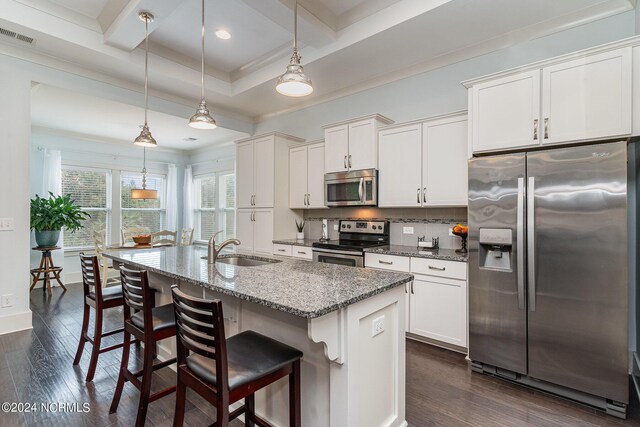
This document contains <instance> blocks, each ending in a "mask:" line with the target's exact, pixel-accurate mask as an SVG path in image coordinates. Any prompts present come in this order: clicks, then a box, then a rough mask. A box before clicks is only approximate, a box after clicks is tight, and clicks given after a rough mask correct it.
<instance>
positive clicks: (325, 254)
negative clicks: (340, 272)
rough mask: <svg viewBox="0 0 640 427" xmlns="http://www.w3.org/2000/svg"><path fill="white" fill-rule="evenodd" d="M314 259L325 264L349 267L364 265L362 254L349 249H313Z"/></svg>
mask: <svg viewBox="0 0 640 427" xmlns="http://www.w3.org/2000/svg"><path fill="white" fill-rule="evenodd" d="M313 260H314V261H316V262H324V263H325V264H338V265H346V266H347V267H364V256H363V255H362V254H358V253H354V252H347V251H323V250H317V249H314V250H313Z"/></svg>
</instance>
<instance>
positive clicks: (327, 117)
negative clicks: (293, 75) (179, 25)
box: [255, 11, 635, 140]
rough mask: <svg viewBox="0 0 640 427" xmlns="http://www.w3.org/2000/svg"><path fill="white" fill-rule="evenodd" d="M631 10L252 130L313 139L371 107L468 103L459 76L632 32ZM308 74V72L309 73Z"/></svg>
mask: <svg viewBox="0 0 640 427" xmlns="http://www.w3.org/2000/svg"><path fill="white" fill-rule="evenodd" d="M634 33H635V11H630V12H626V13H623V14H619V15H615V16H612V17H609V18H606V19H602V20H599V21H596V22H593V23H590V24H586V25H583V26H579V27H575V28H572V29H569V30H566V31H562V32H559V33H556V34H552V35H549V36H546V37H542V38H539V39H535V40H531V41H528V42H526V43H521V44H518V45H515V46H513V47H510V48H507V49H502V50H499V51H496V52H492V53H489V54H486V55H482V56H479V57H476V58H473V59H469V60H466V61H462V62H459V63H456V64H452V65H449V66H446V67H442V68H439V69H435V70H432V71H428V72H425V73H422V74H418V75H415V76H412V77H408V78H405V79H402V80H398V81H395V82H392V83H388V84H385V85H382V86H378V87H375V88H372V89H368V90H365V91H362V92H358V93H356V94H353V95H349V96H345V97H342V98H338V99H335V100H333V101H329V102H325V103H322V104H318V105H314V106H310V107H308V108H305V109H303V110H298V111H295V112H292V113H287V114H282V115H279V116H275V117H272V118H268V119H266V120H263V121H262V122H260V123H258V124H257V125H256V129H255V133H256V134H260V133H266V132H271V131H279V132H285V133H289V134H291V135H295V136H299V137H302V138H306V139H307V140H315V139H320V138H323V137H324V134H323V131H322V129H321V126H322V125H325V124H330V123H334V122H339V121H342V120H345V119H349V118H352V117H358V116H363V115H366V114H370V113H381V114H383V115H385V116H387V117H389V118H391V119H393V120H395V121H396V122H403V121H407V120H413V119H419V118H423V117H429V116H434V115H437V114H442V113H448V112H451V111H457V110H466V109H467V93H466V89H465V88H464V87H463V86H462V85H461V84H460V82H461V81H463V80H466V79H470V78H473V77H478V76H482V75H485V74H490V73H493V72H497V71H502V70H505V69H508V68H513V67H516V66H519V65H524V64H528V63H530V62H535V61H538V60H542V59H546V58H551V57H554V56H558V55H561V54H565V53H569V52H573V51H576V50H580V49H584V48H587V47H591V46H596V45H599V44H603V43H607V42H611V41H614V40H618V39H622V38H626V37H631V36H633V35H634ZM437 42H438V41H437V40H431V41H429V40H425V43H437ZM310 77H311V79H313V76H310Z"/></svg>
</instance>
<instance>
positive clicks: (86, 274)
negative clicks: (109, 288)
mask: <svg viewBox="0 0 640 427" xmlns="http://www.w3.org/2000/svg"><path fill="white" fill-rule="evenodd" d="M80 269H81V270H82V289H83V291H84V296H85V297H88V296H89V293H91V291H93V292H94V293H95V296H96V301H102V282H101V281H100V264H99V263H98V257H97V256H95V255H85V254H84V252H81V253H80Z"/></svg>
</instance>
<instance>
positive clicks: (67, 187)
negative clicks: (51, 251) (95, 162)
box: [62, 166, 111, 250]
mask: <svg viewBox="0 0 640 427" xmlns="http://www.w3.org/2000/svg"><path fill="white" fill-rule="evenodd" d="M62 194H63V195H65V196H66V195H69V196H71V199H73V200H75V202H76V204H77V205H79V206H80V207H81V208H82V210H83V211H85V212H87V213H88V214H89V215H91V218H89V219H87V220H85V221H84V223H83V225H84V228H83V229H81V230H78V231H76V232H75V233H69V232H65V233H64V246H65V249H67V250H68V249H71V250H73V249H83V248H90V247H93V246H94V242H93V232H94V231H99V232H105V235H106V236H107V238H108V236H109V231H110V225H111V218H110V217H111V171H108V170H101V169H87V168H79V167H68V166H64V167H63V168H62Z"/></svg>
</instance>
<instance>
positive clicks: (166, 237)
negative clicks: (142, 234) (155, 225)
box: [151, 230, 178, 246]
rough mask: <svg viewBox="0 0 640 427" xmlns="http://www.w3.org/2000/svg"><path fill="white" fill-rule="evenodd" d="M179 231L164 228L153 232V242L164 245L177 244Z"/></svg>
mask: <svg viewBox="0 0 640 427" xmlns="http://www.w3.org/2000/svg"><path fill="white" fill-rule="evenodd" d="M177 236H178V233H177V232H175V231H170V230H162V231H158V232H156V233H151V244H152V245H159V246H160V245H162V246H175V245H176V239H177Z"/></svg>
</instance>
